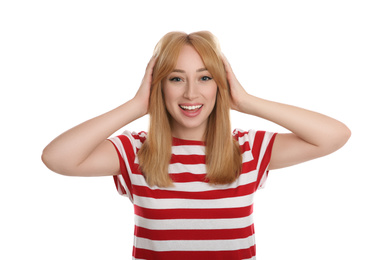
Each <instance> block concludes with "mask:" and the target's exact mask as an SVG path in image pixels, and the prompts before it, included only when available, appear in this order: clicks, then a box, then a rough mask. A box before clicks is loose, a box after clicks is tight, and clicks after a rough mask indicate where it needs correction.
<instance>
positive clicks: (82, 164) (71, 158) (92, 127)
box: [42, 58, 155, 176]
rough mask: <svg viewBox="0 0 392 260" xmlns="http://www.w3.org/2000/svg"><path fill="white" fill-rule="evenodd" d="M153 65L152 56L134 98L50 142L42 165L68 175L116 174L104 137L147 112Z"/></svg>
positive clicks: (112, 150)
mask: <svg viewBox="0 0 392 260" xmlns="http://www.w3.org/2000/svg"><path fill="white" fill-rule="evenodd" d="M154 64H155V59H154V58H153V59H151V60H150V62H149V64H148V66H147V68H146V73H145V75H144V78H143V81H142V84H141V86H140V88H139V90H138V92H137V93H136V95H135V97H134V98H133V99H131V100H130V101H128V102H126V103H125V104H123V105H121V106H119V107H117V108H116V109H114V110H112V111H109V112H107V113H105V114H103V115H100V116H98V117H95V118H93V119H90V120H88V121H86V122H84V123H82V124H80V125H78V126H75V127H74V128H72V129H70V130H68V131H66V132H65V133H63V134H61V135H60V136H58V137H57V138H55V139H54V140H53V141H52V142H51V143H49V145H48V146H46V147H45V149H44V151H43V153H42V161H43V162H44V163H45V165H46V166H47V167H48V168H49V169H51V170H52V171H54V172H57V173H60V174H63V175H69V176H107V175H116V174H119V171H120V170H119V167H120V166H119V162H118V156H117V152H116V150H115V148H114V146H113V145H112V144H111V143H110V141H108V140H107V138H108V137H109V136H110V135H112V134H113V133H114V132H115V131H117V130H118V129H120V128H121V127H123V126H125V125H127V124H129V123H130V122H132V121H134V120H136V119H138V118H140V117H142V116H144V115H145V114H147V111H148V100H149V95H150V87H151V79H152V71H153V67H154Z"/></svg>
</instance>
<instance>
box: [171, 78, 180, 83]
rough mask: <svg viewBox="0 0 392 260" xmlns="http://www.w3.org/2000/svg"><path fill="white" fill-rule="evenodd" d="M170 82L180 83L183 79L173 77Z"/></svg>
mask: <svg viewBox="0 0 392 260" xmlns="http://www.w3.org/2000/svg"><path fill="white" fill-rule="evenodd" d="M170 81H175V82H178V81H181V79H180V78H179V77H173V78H170Z"/></svg>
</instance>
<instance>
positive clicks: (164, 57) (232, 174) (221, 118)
mask: <svg viewBox="0 0 392 260" xmlns="http://www.w3.org/2000/svg"><path fill="white" fill-rule="evenodd" d="M184 45H190V46H192V47H194V48H195V50H196V51H197V52H198V53H199V55H200V57H201V58H202V60H203V62H204V65H205V67H206V68H207V70H208V71H209V72H210V73H211V75H212V77H213V78H214V80H215V82H216V83H217V86H218V91H217V97H216V104H215V107H214V109H213V111H212V112H211V114H210V116H209V118H208V126H207V129H206V132H205V135H204V136H205V140H204V141H205V145H206V166H207V175H206V180H207V181H208V182H209V183H211V184H227V183H231V182H233V181H234V180H235V179H236V178H237V177H238V175H239V173H240V172H241V166H242V155H241V151H240V148H239V145H238V142H237V141H235V140H234V139H233V137H232V134H231V125H230V93H229V86H228V83H227V79H226V72H225V68H224V65H223V62H222V60H221V51H220V46H219V43H218V41H217V39H216V38H215V36H214V35H213V34H212V33H210V32H208V31H201V32H195V33H191V34H186V33H183V32H170V33H168V34H166V35H165V36H164V37H163V38H162V39H161V40H160V41H159V42H158V44H157V45H156V47H155V50H154V55H155V56H156V58H157V61H156V64H155V66H154V71H153V79H152V87H151V94H150V101H149V114H150V127H149V132H148V136H147V139H146V141H145V142H144V143H143V145H142V147H141V149H140V150H139V152H138V158H139V163H140V169H141V170H142V172H143V174H144V176H145V178H146V181H147V183H148V184H149V185H150V186H154V185H156V186H160V187H168V186H172V185H173V181H172V179H171V178H170V176H169V174H168V166H169V163H170V158H171V146H172V134H171V127H170V114H169V113H168V112H167V110H166V106H165V102H164V98H163V92H162V80H164V79H165V78H166V77H167V76H168V75H169V74H170V73H171V72H172V71H173V70H174V69H175V66H176V64H177V59H178V56H179V53H180V51H181V48H182V47H183V46H184Z"/></svg>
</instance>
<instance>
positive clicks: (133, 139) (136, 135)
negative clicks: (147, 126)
mask: <svg viewBox="0 0 392 260" xmlns="http://www.w3.org/2000/svg"><path fill="white" fill-rule="evenodd" d="M146 138H147V133H146V132H144V131H141V132H131V131H128V130H126V131H124V132H123V133H122V134H120V135H117V136H114V137H112V138H110V140H111V141H112V142H113V143H115V144H116V145H117V146H119V145H121V146H123V147H128V148H129V147H133V148H136V149H140V147H141V146H142V144H143V143H144V142H145V141H146Z"/></svg>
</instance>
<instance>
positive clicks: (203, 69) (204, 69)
mask: <svg viewBox="0 0 392 260" xmlns="http://www.w3.org/2000/svg"><path fill="white" fill-rule="evenodd" d="M203 71H208V70H207V69H206V68H200V69H198V70H196V72H203ZM172 72H179V73H185V70H180V69H174V70H173V71H172Z"/></svg>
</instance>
